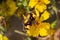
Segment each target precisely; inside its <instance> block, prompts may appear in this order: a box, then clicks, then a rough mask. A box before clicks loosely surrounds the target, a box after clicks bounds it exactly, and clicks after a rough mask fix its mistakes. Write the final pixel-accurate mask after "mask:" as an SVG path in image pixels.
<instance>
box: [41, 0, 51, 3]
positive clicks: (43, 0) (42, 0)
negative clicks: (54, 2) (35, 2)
mask: <svg viewBox="0 0 60 40" xmlns="http://www.w3.org/2000/svg"><path fill="white" fill-rule="evenodd" d="M41 2H42V3H45V4H49V3H50V1H49V0H41Z"/></svg>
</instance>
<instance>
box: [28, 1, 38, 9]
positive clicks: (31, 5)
mask: <svg viewBox="0 0 60 40" xmlns="http://www.w3.org/2000/svg"><path fill="white" fill-rule="evenodd" d="M37 3H38V0H30V2H29V6H30V7H31V8H33V7H34V6H35V5H36V4H37Z"/></svg>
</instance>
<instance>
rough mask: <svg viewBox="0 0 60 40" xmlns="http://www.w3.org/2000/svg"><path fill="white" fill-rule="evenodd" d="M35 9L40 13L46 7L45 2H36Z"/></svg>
mask: <svg viewBox="0 0 60 40" xmlns="http://www.w3.org/2000/svg"><path fill="white" fill-rule="evenodd" d="M35 9H36V10H38V11H39V12H41V13H42V12H43V11H44V10H46V9H47V7H46V5H45V4H37V5H36V6H35Z"/></svg>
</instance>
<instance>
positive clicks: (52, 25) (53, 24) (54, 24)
mask: <svg viewBox="0 0 60 40" xmlns="http://www.w3.org/2000/svg"><path fill="white" fill-rule="evenodd" d="M56 24H57V20H55V21H54V22H53V23H52V24H51V28H52V29H53V28H55V26H56Z"/></svg>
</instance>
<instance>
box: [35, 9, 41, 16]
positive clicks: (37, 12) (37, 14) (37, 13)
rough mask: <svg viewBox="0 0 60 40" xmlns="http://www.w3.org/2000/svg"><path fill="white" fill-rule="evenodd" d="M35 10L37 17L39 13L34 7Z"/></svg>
mask: <svg viewBox="0 0 60 40" xmlns="http://www.w3.org/2000/svg"><path fill="white" fill-rule="evenodd" d="M35 11H36V16H37V17H39V15H40V14H39V11H38V10H37V9H35Z"/></svg>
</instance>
